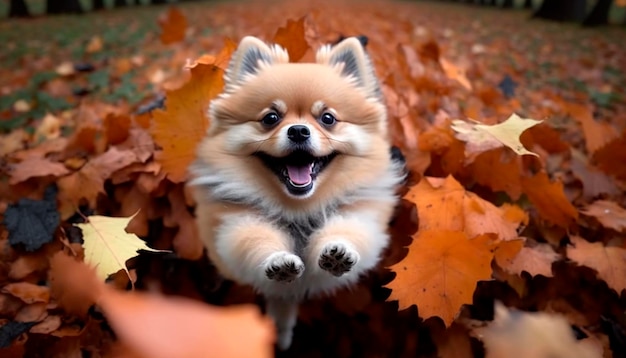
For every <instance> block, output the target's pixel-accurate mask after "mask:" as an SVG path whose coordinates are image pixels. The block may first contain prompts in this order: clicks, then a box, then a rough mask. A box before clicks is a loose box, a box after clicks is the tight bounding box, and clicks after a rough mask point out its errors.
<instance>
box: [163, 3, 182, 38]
mask: <svg viewBox="0 0 626 358" xmlns="http://www.w3.org/2000/svg"><path fill="white" fill-rule="evenodd" d="M158 23H159V26H160V27H161V36H160V37H159V38H160V39H161V43H163V44H164V45H169V44H173V43H176V42H180V41H182V40H184V39H185V32H186V30H187V18H186V17H185V15H184V14H183V13H182V12H180V10H178V9H177V8H175V7H170V8H169V9H168V10H167V11H166V12H165V13H163V14H162V15H161V16H160V17H159V20H158Z"/></svg>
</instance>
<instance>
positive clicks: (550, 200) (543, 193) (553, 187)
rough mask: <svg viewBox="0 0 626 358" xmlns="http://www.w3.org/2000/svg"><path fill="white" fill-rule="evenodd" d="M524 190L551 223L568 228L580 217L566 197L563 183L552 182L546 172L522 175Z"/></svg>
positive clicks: (540, 212) (542, 215)
mask: <svg viewBox="0 0 626 358" xmlns="http://www.w3.org/2000/svg"><path fill="white" fill-rule="evenodd" d="M522 190H523V191H524V193H525V194H526V195H527V196H528V199H530V201H531V203H533V205H534V206H535V208H537V211H538V212H539V215H540V216H541V217H542V218H544V219H546V220H548V221H550V222H551V223H553V224H556V225H558V226H560V227H563V228H567V227H569V226H570V225H571V224H573V223H574V222H575V221H576V219H578V211H576V208H575V207H574V206H573V205H572V204H571V203H570V201H569V200H568V199H567V198H566V197H565V193H564V192H563V183H561V182H560V181H555V182H554V183H551V182H550V179H549V178H548V175H547V174H546V173H545V172H539V173H537V174H536V175H534V176H532V177H526V176H524V177H522Z"/></svg>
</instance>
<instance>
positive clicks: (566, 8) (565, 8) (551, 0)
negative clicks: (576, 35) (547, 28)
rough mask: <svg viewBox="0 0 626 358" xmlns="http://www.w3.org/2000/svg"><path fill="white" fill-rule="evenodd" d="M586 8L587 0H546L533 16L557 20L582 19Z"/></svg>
mask: <svg viewBox="0 0 626 358" xmlns="http://www.w3.org/2000/svg"><path fill="white" fill-rule="evenodd" d="M586 8H587V1H586V0H544V1H543V3H541V6H540V7H539V9H537V11H535V13H534V14H533V17H539V18H543V19H549V20H557V21H582V20H584V18H585V11H586Z"/></svg>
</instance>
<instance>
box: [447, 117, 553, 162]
mask: <svg viewBox="0 0 626 358" xmlns="http://www.w3.org/2000/svg"><path fill="white" fill-rule="evenodd" d="M541 122H542V121H537V120H534V119H528V118H522V117H520V116H518V115H517V114H515V113H513V114H512V115H511V116H510V117H509V118H507V120H505V121H504V122H502V123H498V124H495V125H486V124H480V122H475V123H467V122H464V121H461V120H453V121H452V129H454V130H455V131H456V132H457V133H456V134H455V136H456V138H458V139H459V140H462V141H464V142H466V144H465V154H466V156H467V157H468V158H470V161H469V162H471V161H472V160H473V158H474V157H475V156H476V155H477V154H480V153H482V152H485V151H488V150H491V149H495V148H500V147H502V146H507V147H509V148H511V149H512V150H513V151H514V152H515V153H517V154H519V155H525V154H528V155H534V156H538V155H537V153H533V152H531V151H528V150H527V149H526V148H524V145H523V144H522V143H521V142H520V136H521V135H522V133H523V132H524V131H525V130H527V129H528V128H530V127H532V126H535V125H537V124H539V123H541Z"/></svg>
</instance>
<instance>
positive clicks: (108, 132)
mask: <svg viewBox="0 0 626 358" xmlns="http://www.w3.org/2000/svg"><path fill="white" fill-rule="evenodd" d="M129 130H130V116H129V115H127V114H116V113H109V114H108V115H107V116H106V117H105V118H104V135H105V136H106V138H107V142H108V143H109V144H110V145H114V144H120V143H122V142H123V141H125V140H126V138H128V134H129V133H128V131H129Z"/></svg>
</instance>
